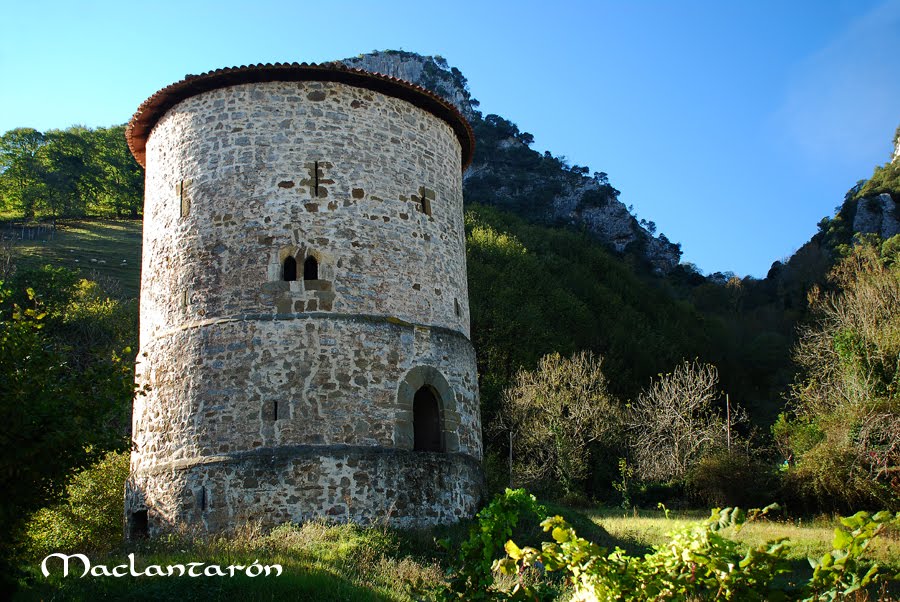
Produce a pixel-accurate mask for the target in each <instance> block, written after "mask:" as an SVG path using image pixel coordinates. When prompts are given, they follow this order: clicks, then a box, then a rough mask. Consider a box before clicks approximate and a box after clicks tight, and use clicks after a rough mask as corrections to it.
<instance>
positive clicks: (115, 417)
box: [0, 269, 136, 587]
mask: <svg viewBox="0 0 900 602" xmlns="http://www.w3.org/2000/svg"><path fill="white" fill-rule="evenodd" d="M13 280H14V282H13V283H12V285H11V286H10V285H9V284H5V283H0V382H2V383H3V384H2V386H0V415H2V416H3V421H2V425H0V490H2V491H3V497H2V500H0V564H2V560H3V559H4V558H8V557H9V551H10V547H11V545H12V543H13V542H14V540H15V536H16V535H17V534H18V531H19V529H21V527H22V525H23V524H24V520H25V519H26V518H27V516H28V514H29V513H30V512H33V511H34V510H36V509H37V508H39V507H40V506H42V505H44V504H45V503H47V502H48V501H51V500H52V499H53V498H54V497H55V495H56V494H57V493H58V492H59V491H60V490H61V488H62V486H63V484H64V482H65V478H66V475H67V474H68V473H69V471H70V470H72V469H73V468H77V467H79V466H84V465H86V464H87V463H89V462H90V461H91V459H92V458H93V457H95V456H96V455H97V454H100V453H102V452H103V451H105V450H109V449H117V448H119V449H121V448H122V447H124V446H125V445H127V438H126V436H125V432H126V429H127V425H128V423H129V422H130V421H129V408H130V402H131V393H132V389H133V382H134V369H133V355H132V354H131V350H130V349H129V348H128V347H126V345H128V342H127V341H128V339H132V338H133V337H134V334H135V330H136V328H135V326H136V324H135V319H134V317H133V316H132V314H133V313H135V312H134V310H133V308H127V307H125V306H123V305H121V304H119V303H118V302H116V301H113V300H110V299H108V298H106V297H105V296H104V295H103V294H102V291H100V290H99V289H98V287H97V286H96V284H93V283H90V282H88V281H79V280H78V278H77V277H76V276H75V275H73V274H72V273H71V272H67V271H66V270H62V269H44V270H40V271H37V272H28V271H20V272H19V273H17V274H16V276H15V277H14V279H13ZM130 316H132V317H130ZM7 568H8V567H0V587H2V586H3V583H2V581H3V578H8V577H9V575H10V573H9V572H8V571H7V570H6V569H7Z"/></svg>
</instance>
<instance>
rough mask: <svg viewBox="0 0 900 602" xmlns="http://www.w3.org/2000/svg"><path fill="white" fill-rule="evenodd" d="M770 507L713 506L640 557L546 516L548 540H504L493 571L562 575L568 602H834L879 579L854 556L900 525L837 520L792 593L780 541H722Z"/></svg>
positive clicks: (526, 594)
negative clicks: (824, 550)
mask: <svg viewBox="0 0 900 602" xmlns="http://www.w3.org/2000/svg"><path fill="white" fill-rule="evenodd" d="M774 508H776V506H775V505H772V506H768V507H766V508H763V509H762V510H751V511H750V512H749V513H744V512H743V511H741V510H740V509H738V508H725V509H724V510H720V509H715V510H713V511H712V513H711V515H710V517H709V518H708V519H707V520H705V521H702V522H699V523H696V524H694V525H689V526H687V527H685V528H682V529H679V530H677V531H674V532H673V533H672V534H671V535H670V539H669V541H668V542H666V543H665V544H662V545H658V546H655V547H654V550H653V551H652V552H651V553H649V554H647V555H645V556H644V557H643V558H636V557H631V556H628V555H627V554H626V553H625V551H624V550H622V549H621V548H616V549H614V550H613V551H612V552H608V551H607V550H605V549H603V548H601V547H599V546H597V545H596V544H594V543H591V542H590V541H587V540H585V539H583V538H581V537H579V536H578V535H577V533H576V532H575V530H574V529H572V527H571V526H570V525H569V524H568V523H567V522H566V521H565V519H563V518H562V517H560V516H554V517H552V518H548V519H546V520H545V521H543V522H542V523H541V525H542V526H543V528H544V531H545V532H549V533H550V535H551V537H552V541H548V542H544V543H543V544H542V546H541V549H540V550H537V549H535V548H532V547H524V548H522V547H519V546H518V545H517V544H516V543H515V542H513V541H512V540H510V541H508V542H507V543H506V545H505V546H504V549H505V550H506V552H507V557H506V558H504V559H502V560H498V561H497V562H496V563H495V568H496V569H497V570H499V571H501V572H503V573H505V574H507V575H511V576H520V575H523V574H525V573H526V572H527V571H528V570H533V569H535V568H539V569H540V570H546V571H548V572H562V573H565V574H566V576H567V578H568V580H569V583H570V584H571V586H572V588H573V589H574V593H573V599H576V600H622V601H630V600H634V601H637V600H685V599H702V600H787V599H795V598H796V597H797V596H798V595H799V596H805V597H804V601H805V602H813V601H817V600H834V599H837V598H838V597H840V596H846V595H848V594H851V593H853V592H855V591H857V590H859V589H861V588H864V587H866V586H867V585H870V584H874V583H876V582H877V581H878V580H880V579H883V578H885V576H883V575H882V574H881V573H879V569H878V566H877V565H869V564H868V563H866V562H865V561H864V560H863V558H862V556H863V553H864V552H865V550H866V548H867V546H868V545H869V543H870V542H871V541H872V539H873V538H874V537H875V536H877V535H878V534H880V533H881V532H883V531H884V529H885V528H886V526H887V525H888V524H889V523H891V522H894V523H895V524H896V523H898V522H900V514H898V515H897V516H893V515H891V514H890V513H888V512H880V513H878V514H876V515H874V516H871V515H869V514H868V513H866V512H860V513H857V514H856V515H854V516H852V517H849V518H844V519H842V520H841V522H842V524H843V526H844V528H838V529H836V530H835V538H834V550H832V551H831V552H829V553H828V554H826V555H825V556H823V557H822V558H821V559H820V560H810V564H811V565H812V566H813V568H814V575H813V577H812V578H811V579H810V581H809V582H808V583H807V584H806V585H805V586H804V587H802V588H800V589H796V588H792V586H790V585H789V584H787V583H784V582H783V581H782V580H779V576H780V575H784V574H787V573H789V572H790V567H789V562H788V560H787V555H786V546H787V545H788V543H789V542H788V540H787V539H786V538H782V539H776V540H772V541H769V542H766V543H765V544H761V545H759V546H756V547H754V548H751V549H749V550H748V551H746V552H744V551H743V549H742V548H741V546H740V545H739V544H738V543H737V542H735V541H734V540H732V539H730V538H729V537H727V535H728V534H729V533H736V532H737V531H739V530H740V529H741V528H742V526H743V525H745V524H746V523H748V522H750V521H753V520H755V519H757V518H759V517H761V516H764V515H765V514H766V513H768V512H769V511H770V510H772V509H774ZM898 577H900V576H898ZM541 595H542V590H541V588H540V586H538V587H535V586H533V585H531V584H529V583H527V582H525V581H523V580H519V581H517V583H516V585H515V587H513V588H512V590H511V591H509V592H508V597H509V598H510V599H519V600H533V599H536V598H538V597H540V596H541Z"/></svg>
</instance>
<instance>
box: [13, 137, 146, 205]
mask: <svg viewBox="0 0 900 602" xmlns="http://www.w3.org/2000/svg"><path fill="white" fill-rule="evenodd" d="M124 129H125V128H124V126H116V127H112V128H98V129H96V130H92V129H89V128H85V127H81V126H74V127H70V128H67V129H65V130H51V131H48V132H46V133H41V132H38V131H37V130H34V129H30V128H19V129H16V130H10V131H9V132H6V133H5V134H4V135H3V136H2V137H0V208H2V209H6V210H13V211H18V212H21V213H22V215H23V216H24V217H25V218H26V219H32V218H34V217H35V216H38V215H46V216H52V217H82V216H85V215H116V216H117V217H124V216H131V217H137V216H138V213H139V211H140V208H141V202H142V199H143V185H144V181H143V171H142V170H141V167H140V166H139V165H138V164H137V162H136V161H135V160H134V157H132V156H131V153H130V151H129V150H128V145H127V144H126V141H125V132H124Z"/></svg>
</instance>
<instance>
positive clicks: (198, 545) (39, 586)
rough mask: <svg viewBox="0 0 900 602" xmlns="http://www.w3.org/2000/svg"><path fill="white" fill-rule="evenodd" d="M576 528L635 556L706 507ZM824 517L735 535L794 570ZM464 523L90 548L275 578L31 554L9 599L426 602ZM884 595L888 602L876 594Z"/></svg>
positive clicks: (587, 522)
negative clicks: (55, 567) (769, 548)
mask: <svg viewBox="0 0 900 602" xmlns="http://www.w3.org/2000/svg"><path fill="white" fill-rule="evenodd" d="M550 510H551V513H562V514H564V515H565V516H566V517H567V518H568V519H569V520H570V522H571V523H572V524H573V525H575V526H576V528H577V529H578V531H579V533H581V534H583V535H584V536H586V537H588V538H590V539H592V540H594V541H596V542H597V543H599V544H601V545H603V546H608V547H611V546H613V545H619V546H621V547H623V548H626V549H628V550H629V552H631V553H632V554H641V553H643V552H646V551H648V550H649V548H650V546H651V545H653V544H659V543H662V542H663V541H665V540H666V533H668V532H669V531H672V530H674V529H677V528H679V527H683V526H686V525H688V524H690V523H692V522H695V521H697V520H699V519H701V518H705V517H706V515H707V514H706V513H705V512H688V513H677V514H675V513H672V514H671V515H670V518H668V519H667V518H666V517H665V516H664V515H663V513H662V512H651V511H640V512H637V513H634V512H632V513H627V514H625V515H623V513H622V512H621V510H609V509H600V510H594V511H589V512H586V513H581V512H578V511H576V510H574V509H570V508H562V507H558V506H551V507H550ZM833 528H834V523H833V519H826V518H822V519H818V520H816V521H812V522H809V523H802V524H801V523H792V522H779V521H764V522H760V523H753V524H750V525H748V526H747V527H745V529H743V530H742V531H741V532H740V533H739V534H737V535H736V539H738V540H740V541H744V542H746V543H748V544H756V543H760V542H762V541H765V540H770V539H775V538H779V537H789V538H790V539H791V541H792V542H794V545H793V546H792V547H791V550H792V551H791V558H792V559H793V560H794V561H795V565H796V567H797V574H796V576H801V575H805V574H806V573H807V572H808V569H809V566H808V564H807V563H806V557H807V556H809V555H811V556H821V555H822V554H824V553H825V552H826V551H829V550H831V539H832V536H833ZM466 529H467V525H459V526H456V527H453V528H440V529H430V530H422V531H398V530H392V529H388V528H384V527H369V528H361V527H357V526H354V525H328V524H325V523H322V522H316V521H314V522H310V523H307V524H304V525H302V526H296V525H284V526H282V527H279V528H277V529H275V530H273V531H272V532H271V533H268V534H263V533H261V532H259V531H257V530H254V529H247V530H245V531H244V532H242V533H240V534H238V535H237V536H233V537H229V538H219V539H216V540H212V541H196V540H188V539H178V538H175V537H170V538H162V539H159V540H156V541H153V542H144V543H141V544H137V545H130V546H124V545H118V546H115V547H114V549H113V551H111V552H106V553H105V554H99V553H98V554H95V555H92V554H89V557H90V558H91V561H92V563H93V564H105V565H108V566H110V567H112V566H115V565H118V564H122V563H123V562H125V563H127V554H128V553H129V552H133V553H135V556H136V559H137V561H136V565H137V566H138V567H139V568H146V567H147V566H148V565H151V564H156V565H160V566H168V565H175V564H186V563H188V562H204V563H206V565H210V564H217V565H219V566H221V567H223V568H225V567H227V566H229V565H245V566H246V565H250V564H252V563H253V562H254V561H258V562H259V563H260V564H269V565H271V564H276V563H277V564H281V565H282V566H283V568H284V573H283V574H282V576H280V577H277V578H276V577H272V576H270V577H255V578H250V577H247V576H245V575H240V574H238V575H237V576H235V577H215V578H208V577H201V578H190V577H181V578H158V577H156V578H151V577H123V578H108V577H105V578H104V577H98V578H84V579H78V578H75V577H72V576H70V577H68V578H67V579H63V578H62V577H61V576H60V575H59V574H58V573H56V574H54V575H51V578H49V579H45V578H44V577H43V576H42V575H41V574H40V572H39V560H33V561H31V562H30V563H29V564H27V565H26V572H27V576H26V577H25V578H24V579H23V581H22V585H23V589H22V590H21V591H20V592H19V593H18V594H17V596H16V598H15V599H17V600H54V599H65V600H85V601H87V600H119V599H124V598H126V597H127V598H128V599H130V600H168V599H179V600H236V599H240V600H241V601H242V602H243V601H253V600H281V599H294V600H323V601H328V600H395V601H403V600H426V599H431V598H432V596H433V594H434V592H435V590H436V587H437V586H438V585H439V584H441V583H442V582H443V580H444V576H445V574H446V571H447V569H448V568H450V567H451V565H452V560H453V554H454V552H453V551H451V552H448V551H445V550H442V549H441V548H439V547H438V546H437V545H435V540H436V539H443V538H449V539H450V541H452V542H454V543H453V545H451V550H455V549H456V548H457V546H458V543H459V542H461V541H462V539H463V538H464V537H465V532H466ZM875 544H876V545H875V546H874V547H873V554H872V557H873V558H874V559H876V560H878V561H879V562H880V563H881V564H886V565H888V566H889V567H892V568H893V569H894V570H895V571H896V570H898V569H900V536H898V534H897V533H890V534H888V535H887V536H885V537H882V538H881V539H880V540H876V541H875ZM884 599H886V600H890V599H896V598H890V597H888V598H884Z"/></svg>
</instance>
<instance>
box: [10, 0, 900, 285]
mask: <svg viewBox="0 0 900 602" xmlns="http://www.w3.org/2000/svg"><path fill="white" fill-rule="evenodd" d="M0 15H2V20H3V25H4V27H3V36H2V37H0V132H3V131H6V130H8V129H11V128H14V127H21V126H30V127H35V128H37V129H40V130H47V129H52V128H65V127H67V126H70V125H74V124H83V125H87V126H92V127H93V126H105V125H112V124H117V123H123V122H125V121H127V120H128V119H129V118H130V116H131V114H132V113H133V112H134V110H135V109H136V108H137V106H138V105H139V104H140V103H141V102H142V101H143V100H144V99H145V98H146V97H148V96H149V95H151V94H152V93H153V92H155V91H156V90H158V89H159V88H162V87H164V86H166V85H168V84H170V83H172V82H175V81H177V80H179V79H181V78H182V77H184V75H185V74H187V73H201V72H204V71H209V70H211V69H215V68H218V67H226V66H233V65H241V64H248V63H257V62H273V61H318V62H320V61H326V60H332V59H338V58H344V57H348V56H354V55H356V54H359V53H363V52H369V51H372V50H375V49H388V48H394V49H404V50H410V51H414V52H419V53H421V54H440V55H443V56H444V57H446V58H447V59H448V61H449V62H450V64H451V65H454V66H456V67H458V68H459V69H460V70H462V72H463V73H464V74H465V75H466V77H467V78H468V79H469V86H470V89H471V92H472V94H473V95H474V96H475V97H476V98H478V99H479V100H480V101H481V103H482V104H481V109H482V110H483V111H484V112H485V113H498V114H500V115H502V116H504V117H506V118H507V119H510V120H512V121H513V122H515V123H517V124H518V125H519V127H520V129H522V130H524V131H528V132H531V133H532V134H534V137H535V145H534V148H536V149H538V150H541V151H543V150H550V151H551V152H553V153H554V154H557V155H564V156H566V157H567V158H568V159H569V160H570V161H571V162H572V163H577V164H579V165H588V166H589V167H590V168H591V169H592V170H593V171H605V172H607V173H609V176H610V181H611V183H612V184H613V185H614V186H616V187H617V188H619V189H620V190H621V191H622V196H621V199H622V200H623V201H624V202H625V204H626V205H631V204H633V205H634V209H635V211H636V213H637V214H638V217H641V218H646V219H649V220H653V221H655V222H656V224H657V226H658V228H659V231H661V232H664V233H665V234H666V235H667V236H668V237H669V238H670V239H671V240H673V241H677V242H681V243H682V245H683V250H684V257H683V260H684V261H690V262H693V263H696V264H697V265H698V266H699V267H700V268H702V269H703V270H704V272H706V273H711V272H715V271H726V270H731V271H734V272H736V273H738V274H741V275H743V274H751V275H754V276H764V275H765V274H766V272H767V270H768V268H769V265H770V264H771V263H772V262H773V261H774V260H777V259H782V258H784V257H785V256H787V255H789V254H790V253H792V252H793V251H794V250H796V249H797V248H798V247H799V246H800V245H801V244H803V243H804V242H805V241H806V240H807V239H808V238H809V237H810V236H811V235H812V234H813V233H814V232H815V231H816V223H817V222H818V221H819V220H820V219H821V218H822V217H823V216H825V215H831V214H832V213H833V210H834V207H835V206H836V205H838V204H840V202H841V200H842V198H843V195H844V193H845V192H846V191H847V190H848V189H849V188H850V187H851V186H852V185H853V184H854V183H855V182H856V181H857V180H859V179H861V178H866V177H868V176H870V175H871V173H872V169H873V168H874V166H875V165H877V164H882V163H884V162H885V161H887V160H888V158H889V155H890V152H891V139H892V137H893V133H894V129H895V128H896V127H897V125H898V124H900V68H898V57H900V0H888V1H881V0H834V1H825V0H820V1H803V2H801V1H797V2H784V1H782V0H778V1H775V0H771V1H769V0H766V1H761V0H752V1H751V0H747V1H746V2H721V1H718V0H709V1H702V2H701V1H675V0H671V1H665V2H663V1H659V2H641V1H625V0H622V1H620V2H562V3H558V4H555V5H554V4H551V3H549V2H546V1H543V2H529V1H518V2H485V1H481V2H442V3H430V2H421V1H418V2H390V1H380V2H357V3H347V2H299V1H297V2H273V1H269V0H255V1H253V2H250V1H248V0H241V1H240V2H235V1H231V0H219V1H216V2H192V1H190V0H181V1H179V2H171V1H168V0H159V1H155V2H123V1H122V0H118V1H92V0H81V1H79V2H71V1H64V2H62V1H61V2H44V1H40V0H34V1H32V2H24V1H19V0H2V7H0Z"/></svg>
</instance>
